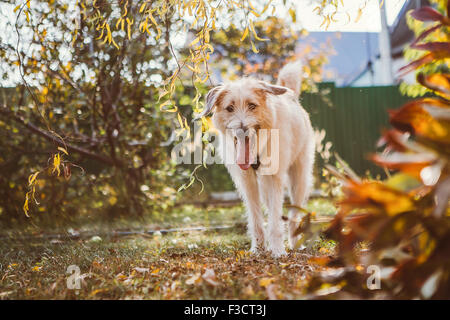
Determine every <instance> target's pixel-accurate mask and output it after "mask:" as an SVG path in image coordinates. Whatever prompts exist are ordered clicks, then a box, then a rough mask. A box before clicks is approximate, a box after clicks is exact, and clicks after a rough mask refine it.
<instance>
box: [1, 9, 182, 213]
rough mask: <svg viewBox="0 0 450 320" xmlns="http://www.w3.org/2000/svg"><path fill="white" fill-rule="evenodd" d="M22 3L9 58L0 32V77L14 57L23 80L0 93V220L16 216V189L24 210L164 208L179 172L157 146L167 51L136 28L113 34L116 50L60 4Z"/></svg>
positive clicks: (165, 121) (167, 119)
mask: <svg viewBox="0 0 450 320" xmlns="http://www.w3.org/2000/svg"><path fill="white" fill-rule="evenodd" d="M106 5H107V3H106V2H105V3H104V6H106ZM103 8H104V14H105V15H108V14H112V12H113V11H111V10H108V9H107V8H106V7H103ZM29 10H30V14H29V15H27V17H29V18H27V19H25V17H24V16H23V15H22V18H18V21H17V27H18V30H19V31H20V34H22V35H23V37H24V38H22V40H21V39H19V41H22V45H20V46H19V48H18V50H19V54H20V55H19V56H18V55H17V52H16V47H15V46H14V45H13V44H11V43H10V41H8V39H6V38H5V37H6V36H7V35H2V39H3V40H4V41H3V40H2V50H1V51H0V54H1V59H2V66H3V67H4V66H5V65H6V66H9V67H10V68H9V69H8V68H3V69H2V70H3V74H2V77H3V79H4V80H9V77H10V75H11V74H13V73H11V72H10V70H11V68H14V67H16V65H19V64H21V65H22V72H23V75H24V79H25V80H26V81H27V82H26V83H27V84H29V85H27V86H25V85H22V86H18V87H16V88H8V89H3V90H2V92H1V106H0V136H1V137H2V139H1V143H0V155H1V156H0V183H1V188H0V218H5V219H9V218H11V217H15V218H17V219H20V218H21V216H23V214H20V215H18V213H20V212H21V211H22V206H21V203H23V197H24V194H25V193H27V197H26V201H25V206H24V208H23V209H24V210H25V212H28V210H30V211H31V210H33V209H34V208H37V210H38V211H40V212H48V213H51V215H58V216H71V215H75V214H96V213H98V212H107V213H108V214H111V215H115V214H138V215H139V214H141V213H142V211H143V210H152V208H158V209H157V210H164V208H165V207H167V205H170V204H171V203H173V201H174V199H175V195H176V189H175V188H173V187H170V186H172V185H177V184H178V183H179V182H177V181H179V180H177V179H182V178H183V177H184V176H183V175H182V174H180V172H179V173H178V174H175V172H176V170H175V166H174V164H173V163H171V161H170V152H169V150H168V149H167V147H165V144H164V143H165V142H166V141H168V140H169V139H170V136H171V134H172V131H173V130H172V127H173V123H174V119H176V117H175V116H174V115H173V114H167V113H164V112H163V111H161V110H160V109H159V108H157V107H156V108H155V104H157V103H158V98H159V92H158V83H159V82H160V81H161V79H163V78H164V77H166V76H168V74H167V69H166V68H161V67H158V66H159V65H167V63H168V60H169V59H170V53H169V52H168V50H167V49H166V48H165V47H163V46H161V45H160V44H159V43H156V42H155V41H152V39H149V38H148V37H147V36H146V35H145V34H133V35H132V39H131V40H130V39H128V38H127V37H121V39H120V40H119V39H117V40H116V41H117V42H118V43H120V50H117V49H116V48H115V47H114V46H108V45H105V44H102V43H101V42H99V41H94V39H95V38H96V37H97V31H96V30H95V29H93V28H90V27H89V26H88V24H87V23H85V22H84V20H83V19H79V20H76V19H75V20H74V19H72V18H73V15H74V10H73V8H70V7H69V6H68V5H67V4H64V3H60V2H52V3H49V2H47V1H41V2H40V3H38V2H36V1H35V2H33V5H32V7H31V9H29ZM135 10H137V9H135ZM75 12H76V11H75ZM62 21H65V23H61V22H62ZM75 21H79V22H80V23H81V25H79V29H78V34H77V36H76V37H72V33H73V30H74V28H75V27H76V26H75ZM11 27H12V26H11ZM26 44H29V45H26ZM18 57H20V60H19V59H18ZM11 80H14V79H11ZM50 155H51V157H50V158H49V156H50ZM48 158H49V159H48ZM47 159H48V160H47ZM28 176H30V177H29V180H28V181H27V177H28ZM65 179H66V180H68V181H64V180H65ZM27 184H28V185H29V189H28V190H27V189H26V186H27ZM37 203H39V206H38V207H36V205H35V204H37ZM38 216H39V215H36V217H38Z"/></svg>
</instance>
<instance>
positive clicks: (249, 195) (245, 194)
mask: <svg viewBox="0 0 450 320" xmlns="http://www.w3.org/2000/svg"><path fill="white" fill-rule="evenodd" d="M228 170H229V172H230V174H231V176H232V178H233V180H234V183H235V184H236V187H237V189H238V191H239V193H240V194H241V197H242V200H243V201H244V203H245V207H246V210H247V221H248V233H249V235H250V238H251V242H252V243H251V248H250V251H251V252H253V253H257V252H258V251H259V250H263V249H264V229H263V215H262V212H261V203H260V199H259V190H258V181H257V180H256V174H255V172H254V171H253V170H247V171H243V170H241V169H239V168H238V167H237V166H232V167H229V168H228Z"/></svg>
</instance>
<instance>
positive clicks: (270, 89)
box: [260, 81, 289, 96]
mask: <svg viewBox="0 0 450 320" xmlns="http://www.w3.org/2000/svg"><path fill="white" fill-rule="evenodd" d="M260 83H261V86H262V88H263V90H264V91H265V92H267V93H270V94H273V95H276V96H278V95H280V94H283V93H286V91H288V90H289V89H288V88H286V87H282V86H276V85H273V84H269V83H267V82H263V81H261V82H260Z"/></svg>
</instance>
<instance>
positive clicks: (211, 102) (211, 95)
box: [194, 86, 223, 120]
mask: <svg viewBox="0 0 450 320" xmlns="http://www.w3.org/2000/svg"><path fill="white" fill-rule="evenodd" d="M222 89H223V86H217V87H215V88H212V89H211V90H209V92H208V94H207V95H206V99H205V106H204V107H203V111H202V112H201V113H200V114H199V115H197V116H196V117H195V118H194V120H198V119H200V118H203V117H204V116H207V115H208V114H210V113H211V111H212V109H213V107H214V106H215V104H216V102H217V98H218V96H219V94H220V92H221V91H222Z"/></svg>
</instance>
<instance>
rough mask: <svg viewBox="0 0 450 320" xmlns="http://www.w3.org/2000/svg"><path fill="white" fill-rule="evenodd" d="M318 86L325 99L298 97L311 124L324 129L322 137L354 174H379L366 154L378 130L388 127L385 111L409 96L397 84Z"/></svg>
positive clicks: (313, 96)
mask: <svg viewBox="0 0 450 320" xmlns="http://www.w3.org/2000/svg"><path fill="white" fill-rule="evenodd" d="M319 89H320V91H324V90H325V91H329V93H328V94H327V95H326V96H325V99H324V97H323V96H322V95H321V94H312V93H304V94H302V96H301V103H302V105H303V107H304V108H305V109H306V110H307V111H308V112H309V114H310V117H311V122H312V124H313V127H314V128H317V129H325V131H326V137H325V140H326V141H330V142H332V144H333V147H332V151H335V152H337V153H338V154H339V155H340V156H341V157H342V158H343V159H344V160H345V161H346V162H347V163H348V164H349V165H350V167H351V168H352V169H353V170H354V171H355V172H356V173H358V174H360V175H363V174H364V173H365V172H366V171H367V170H369V171H370V172H371V174H373V175H375V174H380V173H382V170H380V168H378V167H376V166H375V165H373V164H372V163H371V162H370V161H369V160H367V155H368V154H370V153H373V152H374V151H376V146H375V145H376V142H377V140H378V139H379V137H380V135H381V131H382V129H383V128H388V127H389V122H388V112H387V110H389V109H396V108H398V107H400V106H401V105H402V104H403V103H405V102H406V101H407V100H408V99H409V98H408V97H405V96H403V95H401V94H400V92H399V90H398V87H397V86H382V87H359V88H355V87H346V88H337V87H335V86H334V84H332V83H324V84H321V85H320V86H319ZM327 100H328V101H327ZM319 158H320V157H318V164H319V166H320V164H321V160H320V159H319Z"/></svg>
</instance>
